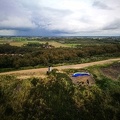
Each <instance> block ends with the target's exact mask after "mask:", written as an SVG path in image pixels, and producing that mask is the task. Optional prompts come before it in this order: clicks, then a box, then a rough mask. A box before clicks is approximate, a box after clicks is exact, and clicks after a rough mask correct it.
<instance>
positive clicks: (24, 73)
mask: <svg viewBox="0 0 120 120" xmlns="http://www.w3.org/2000/svg"><path fill="white" fill-rule="evenodd" d="M114 61H120V58H116V59H109V60H103V61H97V62H91V63H84V64H76V65H65V66H58V67H53V69H54V68H55V69H59V70H63V69H79V68H85V67H88V66H93V65H101V64H106V63H111V62H114ZM47 70H48V69H47V68H39V69H29V70H20V71H12V72H4V73H0V75H16V76H18V77H19V78H28V77H45V76H46V71H47Z"/></svg>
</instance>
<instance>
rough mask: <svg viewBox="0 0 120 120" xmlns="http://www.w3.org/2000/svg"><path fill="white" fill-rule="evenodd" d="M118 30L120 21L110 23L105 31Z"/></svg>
mask: <svg viewBox="0 0 120 120" xmlns="http://www.w3.org/2000/svg"><path fill="white" fill-rule="evenodd" d="M116 29H120V19H118V20H115V21H113V22H111V23H109V24H108V25H106V26H105V27H104V28H103V30H116Z"/></svg>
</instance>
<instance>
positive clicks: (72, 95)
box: [0, 62, 120, 120]
mask: <svg viewBox="0 0 120 120" xmlns="http://www.w3.org/2000/svg"><path fill="white" fill-rule="evenodd" d="M114 65H117V66H119V65H120V63H119V62H117V64H116V63H113V64H110V65H104V66H91V67H88V68H85V69H82V71H83V70H85V71H88V72H89V73H91V74H92V76H93V78H94V79H95V84H94V85H92V86H88V85H84V86H82V85H80V84H74V83H73V82H72V80H71V78H70V77H69V74H70V73H71V72H77V71H81V69H68V70H65V71H64V72H59V71H57V70H55V69H54V70H53V71H52V73H51V74H49V75H48V77H47V78H45V79H42V78H41V79H40V78H29V79H23V80H20V79H18V78H16V77H15V76H11V75H5V76H0V116H1V118H2V119H3V120H24V119H25V120H37V119H38V120H39V119H42V120H48V119H49V120H62V119H64V120H65V119H69V120H77V119H82V120H101V119H102V120H111V119H114V120H118V119H119V118H120V114H119V113H120V97H119V96H120V81H119V79H118V80H116V81H115V80H113V79H111V78H109V77H108V76H107V75H105V74H103V73H102V71H101V70H103V68H109V67H110V66H114Z"/></svg>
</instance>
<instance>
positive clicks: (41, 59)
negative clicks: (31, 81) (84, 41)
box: [0, 43, 120, 69]
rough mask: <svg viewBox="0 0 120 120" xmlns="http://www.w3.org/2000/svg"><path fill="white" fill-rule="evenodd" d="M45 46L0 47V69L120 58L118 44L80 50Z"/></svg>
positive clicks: (87, 47) (119, 45) (86, 47)
mask: <svg viewBox="0 0 120 120" xmlns="http://www.w3.org/2000/svg"><path fill="white" fill-rule="evenodd" d="M31 45H32V46H31ZM43 45H44V44H43ZM45 46H47V48H46V47H45V48H40V47H36V44H28V46H22V47H15V46H10V45H9V44H4V45H0V68H14V69H20V68H21V67H30V66H32V67H34V66H38V65H40V66H48V65H49V64H53V65H55V64H60V63H85V62H90V61H98V60H102V59H106V58H111V57H119V56H120V44H108V45H100V46H85V47H82V48H48V46H49V44H48V43H45Z"/></svg>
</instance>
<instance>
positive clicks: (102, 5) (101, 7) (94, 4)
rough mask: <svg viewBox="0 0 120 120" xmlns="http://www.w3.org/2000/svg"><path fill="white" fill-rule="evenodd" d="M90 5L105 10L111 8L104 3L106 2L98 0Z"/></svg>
mask: <svg viewBox="0 0 120 120" xmlns="http://www.w3.org/2000/svg"><path fill="white" fill-rule="evenodd" d="M92 6H93V7H96V8H98V9H106V10H111V9H112V8H111V7H109V6H108V5H106V4H104V3H103V2H100V1H94V3H93V4H92Z"/></svg>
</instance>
